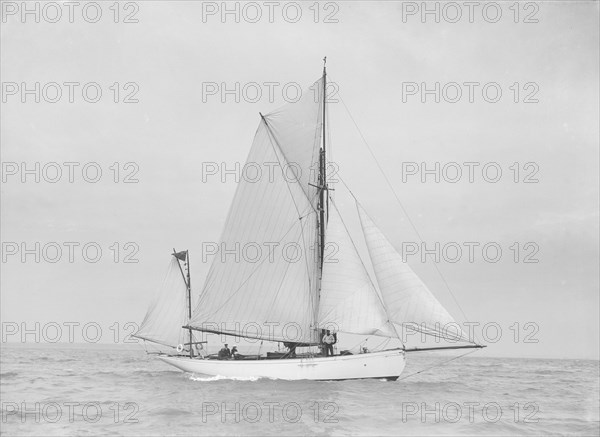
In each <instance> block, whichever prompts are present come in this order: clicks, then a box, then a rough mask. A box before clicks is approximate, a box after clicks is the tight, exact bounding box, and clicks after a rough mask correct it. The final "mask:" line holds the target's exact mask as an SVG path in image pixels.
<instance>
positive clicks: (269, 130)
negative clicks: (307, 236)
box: [260, 114, 316, 215]
mask: <svg viewBox="0 0 600 437" xmlns="http://www.w3.org/2000/svg"><path fill="white" fill-rule="evenodd" d="M260 116H261V118H262V121H263V122H264V123H265V127H266V128H267V134H268V136H269V142H270V143H271V147H272V148H273V152H274V153H275V157H276V158H277V162H278V163H279V166H280V167H281V175H282V176H283V179H284V180H285V183H286V185H287V187H288V190H289V192H290V197H291V198H292V201H293V202H294V206H295V207H296V212H297V213H298V215H300V210H299V209H298V205H297V204H296V199H294V194H293V193H292V189H291V188H290V183H289V182H288V179H287V177H286V175H285V173H284V170H283V165H281V160H280V159H279V155H278V153H277V150H279V153H281V156H282V157H283V160H284V161H285V163H286V164H288V165H289V164H290V162H289V161H288V159H287V157H286V156H285V153H283V149H282V148H281V146H280V145H279V141H277V138H275V134H274V133H273V131H272V130H271V126H269V124H268V123H267V119H266V118H265V116H264V115H262V114H260ZM273 142H275V144H276V145H277V149H275V145H274V144H273ZM300 171H302V168H300ZM293 173H294V177H295V178H296V183H297V184H298V185H297V186H299V187H300V191H302V194H304V197H306V200H308V201H309V202H310V198H309V196H308V195H307V194H306V192H305V191H304V189H303V188H302V185H301V183H300V179H298V176H297V175H296V173H295V172H293ZM310 206H311V207H312V208H313V209H314V210H315V211H316V209H315V207H314V206H313V205H312V203H311V204H310Z"/></svg>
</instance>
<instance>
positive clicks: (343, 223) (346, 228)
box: [331, 184, 389, 326]
mask: <svg viewBox="0 0 600 437" xmlns="http://www.w3.org/2000/svg"><path fill="white" fill-rule="evenodd" d="M344 185H345V184H344ZM331 204H332V205H333V207H334V208H335V210H336V211H337V213H338V217H339V218H340V221H341V222H342V225H343V226H344V229H345V230H346V234H347V235H348V238H350V242H351V243H352V247H353V248H354V251H355V252H356V255H357V256H358V259H359V260H360V264H361V265H362V267H363V269H364V270H365V273H366V274H367V277H368V278H369V282H370V283H371V285H372V286H373V291H374V292H375V294H376V295H377V299H378V300H379V303H380V304H381V307H382V308H383V310H384V311H385V314H386V316H388V322H389V315H388V313H387V309H386V307H385V303H384V302H383V299H382V298H381V296H380V295H379V293H378V292H377V287H376V286H375V283H374V282H373V280H372V279H371V275H369V272H368V270H367V267H366V266H365V263H364V262H363V260H362V258H361V257H360V255H359V254H358V249H357V247H356V244H354V239H353V238H352V235H350V231H349V230H348V227H347V226H346V223H345V222H344V219H343V218H342V214H341V213H340V210H339V209H338V207H337V205H336V203H335V202H334V200H333V198H331ZM384 326H385V325H384Z"/></svg>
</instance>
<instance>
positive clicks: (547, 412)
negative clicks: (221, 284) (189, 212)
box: [0, 344, 600, 436]
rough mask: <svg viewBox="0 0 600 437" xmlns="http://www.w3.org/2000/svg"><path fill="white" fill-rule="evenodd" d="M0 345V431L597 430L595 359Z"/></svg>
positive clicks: (556, 432) (464, 432)
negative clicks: (253, 366) (375, 375)
mask: <svg viewBox="0 0 600 437" xmlns="http://www.w3.org/2000/svg"><path fill="white" fill-rule="evenodd" d="M1 352H2V354H1V361H0V364H1V375H0V378H1V403H2V420H1V422H0V425H1V429H0V433H1V434H2V435H6V436H13V435H83V436H85V435H98V434H111V435H122V436H130V435H148V436H150V435H151V436H154V435H157V436H158V435H333V436H335V435H458V434H462V435H511V434H512V435H540V434H552V435H598V434H599V433H600V425H599V408H600V400H599V391H600V388H599V377H600V376H599V362H598V361H589V360H550V359H516V358H488V357H485V358H483V357H478V356H477V354H471V355H469V356H465V357H463V358H460V359H458V360H454V361H450V362H447V361H448V359H450V358H451V356H450V355H440V354H439V353H438V354H435V353H412V354H409V355H408V361H407V366H406V369H405V371H404V373H403V375H402V376H401V378H405V379H401V380H398V381H395V382H388V381H384V380H357V381H327V382H314V381H277V380H270V379H250V380H236V379H227V378H220V377H202V376H200V375H191V374H187V373H183V372H181V371H179V370H177V369H175V368H172V367H170V366H168V365H167V364H165V363H163V362H162V361H160V360H158V359H156V357H154V356H149V355H147V354H145V352H144V351H143V350H142V349H125V348H116V347H113V348H112V349H111V348H109V347H106V346H104V347H103V346H100V345H82V346H77V345H67V346H61V345H53V346H52V347H41V346H40V347H33V346H30V345H19V346H18V347H16V346H11V345H7V344H5V345H3V346H2V349H1ZM456 352H460V351H456ZM444 361H446V362H445V363H443V364H442V362H444ZM429 367H432V368H431V369H429V370H427V371H425V372H422V373H417V374H415V372H419V371H420V370H423V369H427V368H429ZM411 375H412V376H411Z"/></svg>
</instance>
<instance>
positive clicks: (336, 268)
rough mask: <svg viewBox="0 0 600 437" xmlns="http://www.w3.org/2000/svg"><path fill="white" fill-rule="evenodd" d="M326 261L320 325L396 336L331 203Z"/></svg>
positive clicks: (349, 331)
mask: <svg viewBox="0 0 600 437" xmlns="http://www.w3.org/2000/svg"><path fill="white" fill-rule="evenodd" d="M331 205H332V207H331V208H330V209H329V222H328V225H327V247H328V252H329V249H333V250H332V251H331V252H332V254H331V256H327V257H326V258H325V260H324V263H323V279H322V281H321V296H320V301H319V326H320V327H321V328H325V329H333V330H335V331H341V332H348V333H353V334H366V335H381V336H386V337H396V333H395V332H394V330H393V327H392V326H391V325H390V324H389V323H388V317H387V314H386V312H385V309H384V307H383V303H382V301H381V298H380V296H379V294H378V293H377V290H376V288H375V286H374V284H373V282H372V281H371V278H370V277H369V274H368V272H367V270H366V268H365V266H364V264H363V262H362V260H361V258H360V256H359V254H358V252H357V250H356V247H355V245H354V242H353V241H352V239H351V237H350V234H349V233H348V231H347V229H346V227H345V225H344V222H343V220H342V217H341V216H340V212H339V211H338V209H337V206H336V205H335V203H333V202H331Z"/></svg>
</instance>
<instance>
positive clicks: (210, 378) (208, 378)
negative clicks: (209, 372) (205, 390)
mask: <svg viewBox="0 0 600 437" xmlns="http://www.w3.org/2000/svg"><path fill="white" fill-rule="evenodd" d="M189 379H191V380H192V381H197V382H214V381H251V382H254V381H258V380H259V379H273V378H260V377H258V376H248V377H241V376H220V375H217V376H199V375H191V376H190V378H189Z"/></svg>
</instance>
